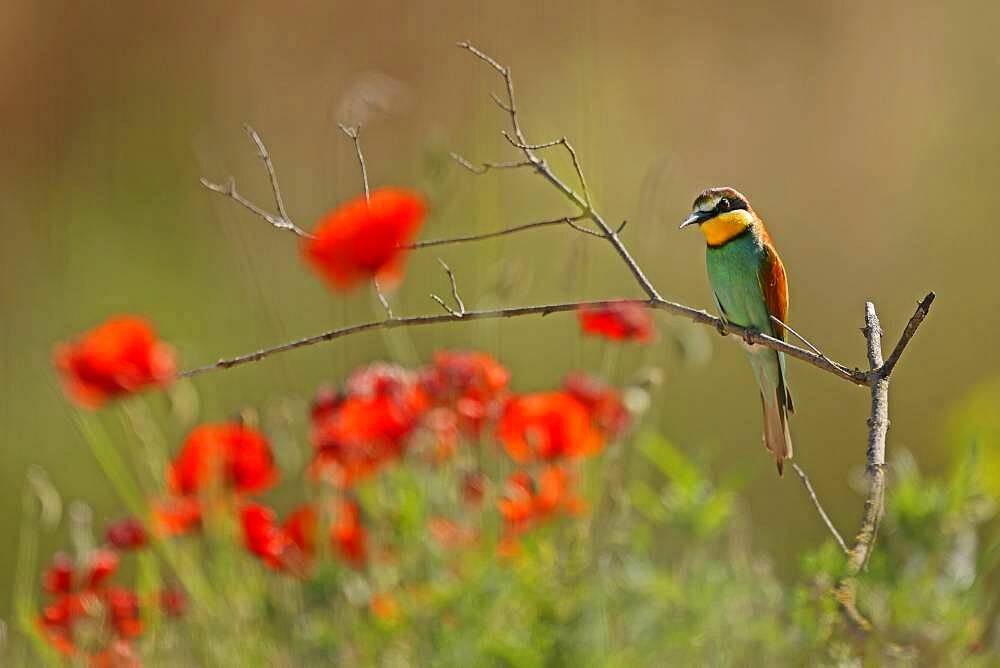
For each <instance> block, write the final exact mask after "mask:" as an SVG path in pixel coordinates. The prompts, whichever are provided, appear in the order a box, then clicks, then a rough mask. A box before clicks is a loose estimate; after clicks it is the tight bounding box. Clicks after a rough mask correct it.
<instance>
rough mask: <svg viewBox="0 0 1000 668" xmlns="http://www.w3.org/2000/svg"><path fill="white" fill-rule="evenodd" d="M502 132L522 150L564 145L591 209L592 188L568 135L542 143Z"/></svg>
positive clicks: (584, 198) (584, 197) (588, 206)
mask: <svg viewBox="0 0 1000 668" xmlns="http://www.w3.org/2000/svg"><path fill="white" fill-rule="evenodd" d="M501 133H502V134H503V136H504V137H506V139H507V141H509V142H510V143H511V144H512V145H513V146H514V147H515V148H519V149H521V150H525V149H527V150H531V151H537V150H540V149H546V148H552V147H553V146H562V147H563V148H565V149H566V151H567V152H568V153H569V157H570V160H572V161H573V169H574V170H575V171H576V177H577V178H578V179H580V188H581V190H583V201H584V202H585V203H586V204H587V209H588V210H590V209H591V208H592V207H593V201H592V200H591V197H590V188H588V187H587V179H586V178H585V177H584V176H583V165H582V164H580V156H578V155H577V153H576V149H575V148H573V145H572V144H570V143H569V140H568V139H567V138H566V137H560V138H559V139H553V140H552V141H548V142H545V143H542V144H524V143H521V142H518V141H517V140H516V139H515V138H514V137H511V136H510V133H508V132H506V131H505V130H501Z"/></svg>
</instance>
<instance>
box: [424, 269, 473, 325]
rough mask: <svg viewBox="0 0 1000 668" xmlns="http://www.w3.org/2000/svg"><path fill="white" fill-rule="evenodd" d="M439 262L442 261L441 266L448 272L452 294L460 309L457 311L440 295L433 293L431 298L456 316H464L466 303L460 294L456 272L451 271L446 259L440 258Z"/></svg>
mask: <svg viewBox="0 0 1000 668" xmlns="http://www.w3.org/2000/svg"><path fill="white" fill-rule="evenodd" d="M438 262H440V263H441V267H442V268H443V269H444V273H446V274H448V281H449V282H450V283H451V296H452V298H453V299H454V300H455V303H456V304H458V310H457V311H456V310H455V309H453V308H451V307H450V306H448V304H446V303H445V301H444V300H443V299H441V298H440V297H438V296H437V295H435V294H433V293H432V294H431V299H433V300H434V301H436V302H437V303H438V304H439V305H440V306H441V308H443V309H444V310H445V311H447V312H448V313H450V314H451V315H453V316H455V317H456V318H461V317H464V316H465V303H464V302H462V298H461V297H459V296H458V283H457V282H456V281H455V274H454V273H453V272H452V271H451V267H449V266H448V265H447V264H445V261H444V260H442V259H441V258H438Z"/></svg>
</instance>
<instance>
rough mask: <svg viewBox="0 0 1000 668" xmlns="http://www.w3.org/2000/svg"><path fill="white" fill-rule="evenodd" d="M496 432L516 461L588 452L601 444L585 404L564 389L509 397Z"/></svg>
mask: <svg viewBox="0 0 1000 668" xmlns="http://www.w3.org/2000/svg"><path fill="white" fill-rule="evenodd" d="M497 436H498V437H499V438H500V441H501V442H502V443H503V445H504V447H505V448H506V449H507V453H508V454H509V455H510V456H511V457H512V458H513V459H514V460H515V461H519V462H523V461H528V460H530V459H532V458H535V457H538V458H541V459H555V458H557V457H574V456H581V455H590V454H593V453H595V452H598V451H599V450H600V449H601V448H602V447H604V438H603V436H602V435H601V433H600V432H598V431H597V429H595V428H594V425H593V423H592V421H591V419H590V413H589V412H588V411H587V408H586V406H584V405H583V404H582V403H580V402H579V401H578V400H577V399H575V398H573V397H572V396H570V395H569V394H567V393H566V392H548V393H543V394H526V395H522V396H517V397H513V398H511V399H510V400H509V401H507V404H506V405H505V406H504V412H503V415H502V416H501V418H500V424H499V425H498V426H497Z"/></svg>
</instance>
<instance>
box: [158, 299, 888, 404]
mask: <svg viewBox="0 0 1000 668" xmlns="http://www.w3.org/2000/svg"><path fill="white" fill-rule="evenodd" d="M608 301H616V302H631V303H634V304H639V305H642V306H645V307H647V308H654V309H657V310H660V311H665V312H667V313H672V314H673V315H676V316H680V317H682V318H687V319H688V320H692V321H694V322H697V323H700V324H703V325H707V326H709V327H713V328H716V329H717V328H718V327H719V325H720V323H721V320H720V319H719V318H717V317H715V316H713V315H711V314H709V313H708V312H707V311H705V310H699V309H693V308H691V307H690V306H684V305H683V304H677V303H675V302H670V301H667V300H665V299H650V300H629V299H620V300H605V299H602V300H596V301H581V302H565V303H558V304H544V305H539V306H519V307H512V308H505V309H492V310H486V311H466V312H465V313H464V314H462V315H461V316H457V315H454V314H450V313H449V314H448V315H419V316H410V317H404V318H394V319H391V320H376V321H373V322H367V323H363V324H360V325H351V326H348V327H341V328H338V329H332V330H329V331H326V332H323V333H321V334H316V335H314V336H308V337H306V338H303V339H298V340H296V341H290V342H288V343H283V344H280V345H277V346H274V347H272V348H264V349H262V350H258V351H257V352H254V353H249V354H246V355H239V356H237V357H233V358H230V359H220V360H219V361H218V362H216V363H215V364H209V365H206V366H203V367H198V368H194V369H189V370H187V371H183V372H181V373H179V374H178V377H188V376H196V375H198V374H201V373H205V372H207V371H212V370H215V369H228V368H231V367H234V366H239V365H241V364H246V363H248V362H256V361H259V360H262V359H264V358H265V357H270V356H271V355H275V354H278V353H282V352H286V351H288V350H294V349H296V348H303V347H306V346H311V345H315V344H317V343H321V342H323V341H330V340H332V339H339V338H342V337H344V336H350V335H352V334H358V333H360V332H364V331H368V330H371V329H379V328H395V327H417V326H420V325H431V324H435V323H439V322H447V321H452V320H462V321H465V320H486V319H495V318H514V317H520V316H525V315H538V314H542V315H548V314H549V313H559V312H563V311H575V310H577V309H579V308H587V307H594V306H602V305H605V304H607V303H608ZM726 330H727V331H726V333H727V335H732V336H738V337H741V338H743V339H745V340H748V341H749V342H750V343H751V344H753V345H760V346H764V347H766V348H771V349H773V350H777V351H778V352H782V353H785V354H786V355H787V356H789V357H794V358H795V359H799V360H802V361H804V362H807V363H808V364H811V365H812V366H814V367H816V368H818V369H822V370H823V371H826V372H828V373H832V374H833V375H835V376H837V377H838V378H841V379H843V380H846V381H848V382H851V383H853V384H855V385H861V386H867V385H868V383H869V380H870V374H869V373H867V372H864V371H848V370H846V369H845V368H844V367H843V366H842V365H839V364H836V363H834V362H831V361H830V360H828V359H827V358H826V357H825V356H824V355H821V354H820V355H817V354H816V353H814V352H813V351H811V350H806V349H805V348H799V347H797V346H794V345H792V344H790V343H787V342H785V341H782V340H780V339H776V338H774V337H770V336H767V335H766V334H762V333H761V332H759V331H756V330H750V329H744V328H743V327H738V326H737V325H734V324H732V323H728V324H727V328H726Z"/></svg>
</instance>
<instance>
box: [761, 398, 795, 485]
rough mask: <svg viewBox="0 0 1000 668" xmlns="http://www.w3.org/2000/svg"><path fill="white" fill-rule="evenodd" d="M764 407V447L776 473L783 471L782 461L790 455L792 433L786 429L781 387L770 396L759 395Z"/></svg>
mask: <svg viewBox="0 0 1000 668" xmlns="http://www.w3.org/2000/svg"><path fill="white" fill-rule="evenodd" d="M760 399H761V406H763V408H764V447H766V448H767V449H768V450H769V451H770V452H771V455H772V456H774V463H775V464H776V465H777V467H778V475H779V476H780V475H781V474H782V473H783V468H784V461H785V460H786V459H791V457H792V435H791V434H790V433H789V431H788V409H789V406H788V402H787V394H786V393H785V392H784V391H783V389H782V388H779V391H778V392H775V393H774V394H773V395H772V396H770V397H765V396H764V395H763V394H761V396H760Z"/></svg>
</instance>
